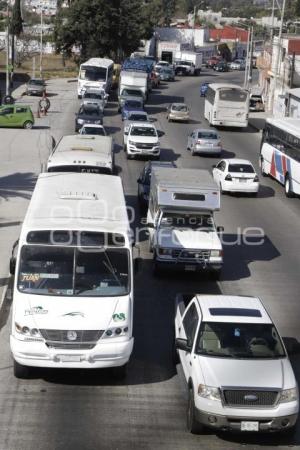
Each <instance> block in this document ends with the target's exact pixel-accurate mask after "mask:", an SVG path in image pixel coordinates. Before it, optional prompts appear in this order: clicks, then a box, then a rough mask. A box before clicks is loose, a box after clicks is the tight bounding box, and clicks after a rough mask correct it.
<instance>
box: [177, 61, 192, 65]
mask: <svg viewBox="0 0 300 450" xmlns="http://www.w3.org/2000/svg"><path fill="white" fill-rule="evenodd" d="M177 65H179V66H191V65H192V63H191V62H190V61H178V62H177Z"/></svg>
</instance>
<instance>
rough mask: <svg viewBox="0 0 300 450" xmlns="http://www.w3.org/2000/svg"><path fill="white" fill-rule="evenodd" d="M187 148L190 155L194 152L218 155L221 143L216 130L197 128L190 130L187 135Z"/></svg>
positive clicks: (220, 150)
mask: <svg viewBox="0 0 300 450" xmlns="http://www.w3.org/2000/svg"><path fill="white" fill-rule="evenodd" d="M187 150H190V152H191V154H192V155H195V154H196V153H207V154H211V155H220V154H221V152H222V144H221V140H220V136H219V134H218V132H217V130H215V129H203V128H198V129H197V130H194V131H192V133H191V134H190V135H189V136H188V141H187Z"/></svg>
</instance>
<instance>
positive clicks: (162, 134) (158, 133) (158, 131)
mask: <svg viewBox="0 0 300 450" xmlns="http://www.w3.org/2000/svg"><path fill="white" fill-rule="evenodd" d="M164 134H165V133H164V132H163V131H162V130H157V135H158V137H162V136H164Z"/></svg>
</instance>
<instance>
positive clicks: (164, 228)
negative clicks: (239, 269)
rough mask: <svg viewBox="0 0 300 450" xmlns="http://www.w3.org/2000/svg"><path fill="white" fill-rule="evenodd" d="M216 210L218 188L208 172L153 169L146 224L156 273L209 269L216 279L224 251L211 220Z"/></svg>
mask: <svg viewBox="0 0 300 450" xmlns="http://www.w3.org/2000/svg"><path fill="white" fill-rule="evenodd" d="M219 209H220V192H219V188H218V186H217V184H216V183H215V182H214V180H213V178H212V176H211V174H210V173H209V172H207V171H205V170H198V169H182V168H181V169H178V168H174V169H172V168H171V169H170V168H167V169H166V168H161V167H158V168H153V172H152V176H151V185H150V197H149V209H148V215H147V222H148V226H149V248H150V249H151V250H152V251H153V252H154V264H155V271H157V270H159V269H160V268H162V267H167V266H168V267H173V268H178V269H181V270H182V269H183V270H187V271H196V270H200V269H209V270H211V271H212V272H213V273H214V275H216V276H219V274H220V271H221V268H222V264H223V251H222V244H221V241H220V239H219V236H218V231H220V229H217V228H216V226H215V223H214V217H213V214H214V211H218V210H219Z"/></svg>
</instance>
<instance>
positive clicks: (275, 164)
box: [259, 118, 300, 197]
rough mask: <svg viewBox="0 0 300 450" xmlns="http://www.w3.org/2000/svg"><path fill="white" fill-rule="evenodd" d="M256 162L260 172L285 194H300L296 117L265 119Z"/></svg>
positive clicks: (298, 142)
mask: <svg viewBox="0 0 300 450" xmlns="http://www.w3.org/2000/svg"><path fill="white" fill-rule="evenodd" d="M259 162H260V167H261V173H262V175H264V176H265V175H270V176H271V177H273V178H275V179H276V180H277V181H279V183H281V184H283V185H284V187H285V194H286V196H287V197H292V196H293V195H294V194H296V195H299V194H300V127H299V119H291V118H283V119H267V121H266V125H265V129H264V131H263V136H262V142H261V149H260V161H259Z"/></svg>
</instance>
